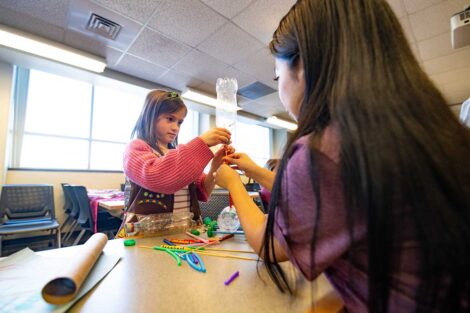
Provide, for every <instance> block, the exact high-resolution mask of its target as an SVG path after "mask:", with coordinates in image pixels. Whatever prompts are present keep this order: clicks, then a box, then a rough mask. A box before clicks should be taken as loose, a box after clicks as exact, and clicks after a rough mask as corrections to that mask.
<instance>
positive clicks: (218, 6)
mask: <svg viewBox="0 0 470 313" xmlns="http://www.w3.org/2000/svg"><path fill="white" fill-rule="evenodd" d="M252 1H253V0H237V1H233V0H202V2H204V3H205V4H207V5H208V6H210V7H211V8H213V9H214V10H216V11H217V12H219V13H220V14H222V15H224V16H225V17H228V18H232V17H234V16H235V15H237V14H238V13H239V12H241V11H242V10H243V9H244V8H246V7H247V6H248V5H249V4H250V3H251V2H252Z"/></svg>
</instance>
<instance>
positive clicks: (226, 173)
mask: <svg viewBox="0 0 470 313" xmlns="http://www.w3.org/2000/svg"><path fill="white" fill-rule="evenodd" d="M213 175H214V179H215V183H216V184H217V185H219V186H220V187H222V188H225V189H227V190H228V189H229V184H230V183H234V182H236V181H237V180H238V181H240V183H241V179H240V175H239V174H238V173H237V172H236V171H234V170H233V169H231V168H230V166H228V165H227V164H222V165H221V166H220V167H219V169H218V170H217V172H215V173H214V174H213Z"/></svg>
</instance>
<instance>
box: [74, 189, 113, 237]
mask: <svg viewBox="0 0 470 313" xmlns="http://www.w3.org/2000/svg"><path fill="white" fill-rule="evenodd" d="M72 190H73V194H74V196H75V197H74V198H72V200H73V201H75V202H76V203H77V204H78V206H79V208H80V213H79V215H78V218H77V223H78V225H80V228H81V231H80V234H79V235H78V237H77V238H76V239H75V241H74V243H73V245H77V244H79V243H80V239H82V237H83V235H84V234H85V232H87V231H88V232H91V233H93V232H94V227H95V224H94V221H93V218H92V216H91V214H92V213H91V206H90V200H89V199H88V192H87V189H86V188H85V187H84V186H72ZM121 222H122V221H121V219H119V218H116V217H113V216H111V215H110V214H109V213H107V212H98V220H97V223H98V227H97V230H98V232H100V233H105V234H107V235H108V237H109V238H114V234H115V233H116V232H117V230H118V229H119V227H120V226H121Z"/></svg>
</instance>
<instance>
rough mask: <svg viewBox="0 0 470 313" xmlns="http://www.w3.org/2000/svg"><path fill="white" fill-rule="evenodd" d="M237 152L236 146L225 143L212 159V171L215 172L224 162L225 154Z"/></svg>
mask: <svg viewBox="0 0 470 313" xmlns="http://www.w3.org/2000/svg"><path fill="white" fill-rule="evenodd" d="M234 152H235V148H233V147H232V146H227V145H224V146H222V147H220V148H219V150H217V152H216V153H215V154H214V158H213V159H212V163H211V172H215V171H216V170H217V169H218V168H219V166H220V165H222V164H223V163H224V159H223V158H224V156H225V155H227V154H232V153H234Z"/></svg>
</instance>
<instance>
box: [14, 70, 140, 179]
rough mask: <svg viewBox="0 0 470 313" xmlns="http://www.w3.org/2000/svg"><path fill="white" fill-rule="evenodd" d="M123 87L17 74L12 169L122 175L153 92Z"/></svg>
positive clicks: (36, 73) (32, 73)
mask: <svg viewBox="0 0 470 313" xmlns="http://www.w3.org/2000/svg"><path fill="white" fill-rule="evenodd" d="M119 84H121V85H122V84H123V83H119ZM121 85H119V86H117V87H109V86H100V85H93V84H90V83H87V82H83V81H78V80H74V79H70V78H66V77H62V76H58V75H54V74H50V73H45V72H41V71H37V70H27V69H18V71H17V84H16V88H17V92H16V94H17V97H16V101H15V123H14V136H15V137H14V138H15V140H14V145H13V149H14V153H13V158H12V161H11V167H19V168H41V169H75V170H118V171H120V170H122V155H123V151H124V147H125V145H126V143H127V142H128V141H129V140H130V136H131V132H132V129H133V127H134V124H135V121H136V120H137V118H138V116H139V114H140V110H141V108H142V104H143V103H144V99H145V96H146V94H147V92H148V90H147V89H144V88H140V87H136V86H131V85H127V84H126V85H127V86H125V88H122V87H121Z"/></svg>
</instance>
